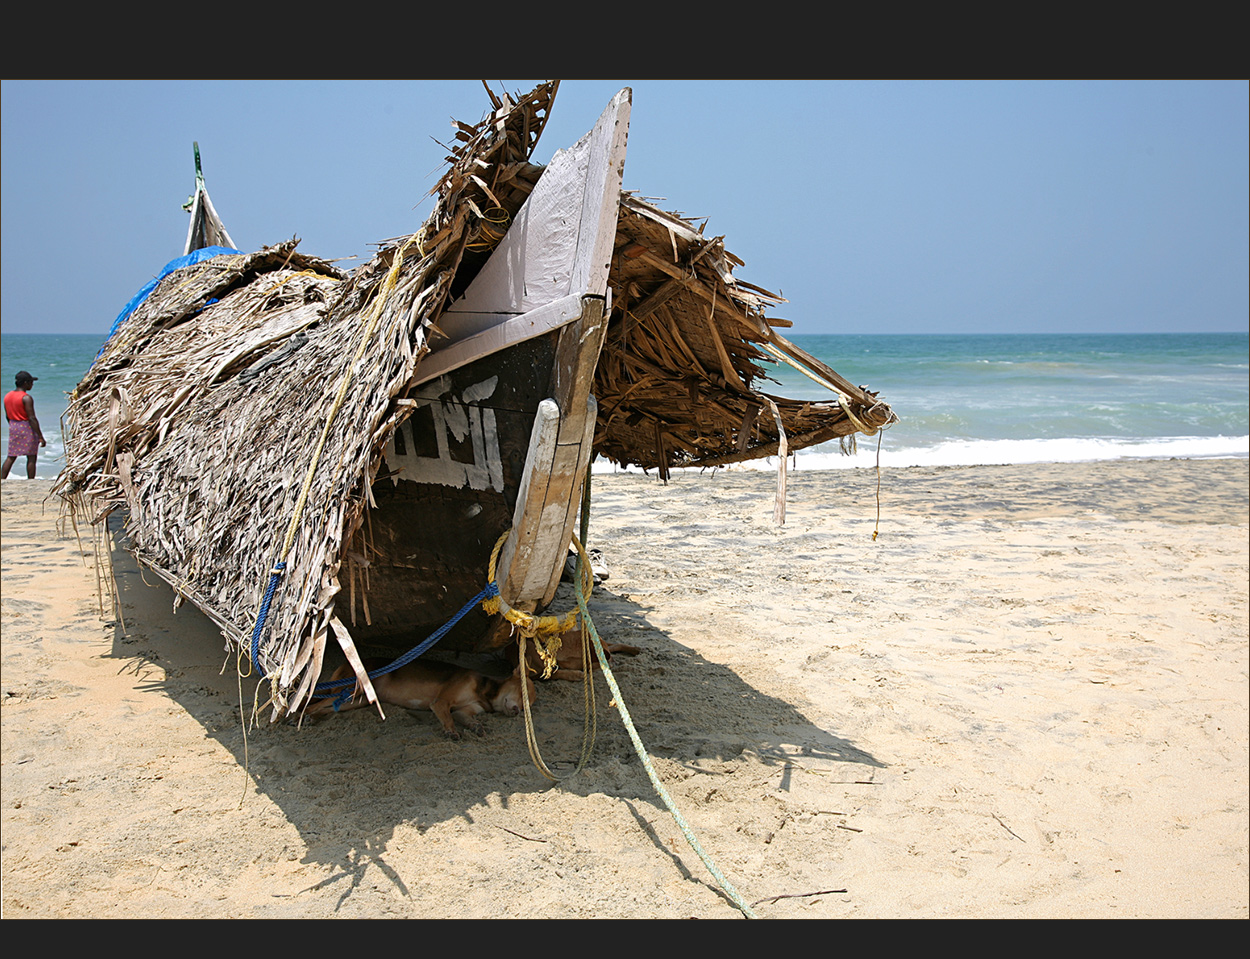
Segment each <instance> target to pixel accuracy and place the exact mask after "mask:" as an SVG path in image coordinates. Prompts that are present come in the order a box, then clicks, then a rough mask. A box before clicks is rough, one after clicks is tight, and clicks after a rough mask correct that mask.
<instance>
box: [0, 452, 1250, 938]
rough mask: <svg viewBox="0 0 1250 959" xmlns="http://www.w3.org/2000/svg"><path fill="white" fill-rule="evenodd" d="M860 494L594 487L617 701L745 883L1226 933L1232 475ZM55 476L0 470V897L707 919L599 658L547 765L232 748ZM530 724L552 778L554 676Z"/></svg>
mask: <svg viewBox="0 0 1250 959" xmlns="http://www.w3.org/2000/svg"><path fill="white" fill-rule="evenodd" d="M17 472H18V471H16V470H15V473H14V475H15V476H16V474H17ZM877 482H878V480H877V474H876V472H875V471H874V470H871V469H853V470H837V471H830V472H806V471H804V470H802V469H799V470H797V471H793V472H791V474H790V477H789V497H788V505H787V515H786V523H785V525H784V526H783V527H781V528H778V527H777V526H776V525H775V523H774V522H773V492H774V484H775V475H774V474H771V473H767V472H753V471H722V472H719V473H715V474H705V475H691V474H679V475H676V476H674V478H673V479H672V480H671V481H670V482H669V483H668V484H667V485H662V484H661V483H660V482H659V481H658V480H657V479H655V478H654V477H647V476H641V475H637V474H624V473H620V474H606V475H597V476H596V477H595V481H594V501H593V508H592V513H591V543H590V545H591V546H593V547H597V548H599V549H601V550H602V551H603V553H604V555H605V557H606V560H607V564H608V567H609V570H610V578H609V579H608V580H607V581H606V582H604V583H603V584H601V585H600V586H599V587H598V588H597V589H596V591H595V594H594V597H593V602H592V604H591V609H592V612H593V615H594V619H595V623H596V625H597V627H598V629H599V631H600V633H601V635H602V636H603V637H604V639H605V640H607V641H610V642H625V643H630V644H633V645H637V646H640V647H642V650H643V651H642V653H641V655H639V656H637V657H636V658H624V657H618V658H617V659H616V661H615V664H614V665H615V674H616V677H617V681H618V682H619V684H620V689H621V692H622V697H623V699H624V701H625V703H626V705H627V706H628V708H629V710H630V712H631V713H632V716H633V719H634V722H635V725H636V727H637V729H638V732H639V735H640V736H641V738H642V741H643V742H644V744H645V745H646V747H647V749H648V750H649V751H650V753H651V755H652V757H653V760H654V764H655V768H656V769H657V771H658V773H659V775H660V777H661V778H662V780H663V781H664V783H665V785H666V787H667V788H668V790H669V791H670V793H671V794H672V796H673V799H674V800H675V802H676V804H677V807H678V808H679V809H680V811H681V813H682V814H683V815H684V816H685V818H686V819H687V820H688V821H689V823H690V825H691V827H692V829H693V831H694V833H695V835H696V836H697V837H698V840H699V842H700V843H701V844H702V846H703V848H704V849H705V850H706V852H707V854H708V855H709V856H710V858H711V859H712V860H713V861H714V862H715V864H716V865H717V866H718V867H719V868H720V870H721V871H722V872H723V873H724V875H725V876H726V878H727V879H728V880H729V881H730V882H731V883H732V884H733V886H734V887H736V889H737V891H738V892H739V893H740V894H741V897H742V899H743V900H745V901H746V902H747V903H749V904H751V905H752V908H753V909H754V911H755V912H756V913H757V914H758V915H759V916H760V917H761V918H813V919H815V918H852V917H855V918H860V917H862V918H867V917H1022V918H1023V917H1125V918H1128V917H1189V918H1198V917H1203V918H1207V917H1210V918H1215V917H1230V918H1246V917H1247V914H1248V907H1250V902H1248V900H1250V893H1248V884H1250V871H1248V862H1250V860H1248V823H1250V811H1248V806H1250V800H1248V790H1250V779H1248V766H1250V760H1248V750H1250V732H1248V728H1247V727H1248V723H1250V719H1248V717H1250V695H1248V690H1250V670H1248V662H1247V645H1248V643H1247V635H1248V634H1250V623H1248V620H1247V599H1248V592H1250V585H1248V582H1250V573H1248V569H1250V566H1248V557H1247V552H1248V542H1250V541H1248V535H1247V532H1248V531H1247V525H1248V522H1250V505H1248V489H1250V475H1248V462H1247V460H1245V459H1221V460H1159V461H1124V462H1105V463H1088V464H1074V465H1026V466H1000V467H994V466H980V467H968V468H963V467H947V468H909V469H893V470H887V471H884V472H883V474H882V476H881V481H880V519H879V523H878V519H877V511H878V500H877ZM49 488H50V483H49V482H47V481H40V480H36V481H27V480H25V479H16V478H11V479H10V480H8V481H6V482H4V483H3V488H2V493H0V507H2V514H0V518H2V526H3V575H2V580H0V582H2V586H3V596H2V600H3V603H2V613H3V619H2V624H3V644H2V649H3V660H2V664H0V665H2V679H3V689H2V692H0V701H2V703H3V712H2V713H0V719H2V755H0V761H2V784H3V801H2V806H3V820H2V831H3V863H2V866H3V871H2V876H0V878H2V880H3V915H4V917H5V918H19V917H29V918H58V917H131V918H133V917H145V918H179V917H221V918H224V917H249V918H297V917H300V918H308V917H319V918H321V917H324V918H330V917H466V918H467V917H518V918H519V917H533V918H564V917H583V918H584V917H603V918H684V917H697V918H706V919H713V918H715V919H731V918H740V917H741V915H742V914H741V912H740V911H739V910H738V909H737V908H736V907H735V905H734V904H733V903H732V902H731V901H730V899H729V898H728V897H727V896H726V895H725V893H724V892H723V891H722V890H721V889H720V888H719V887H718V886H717V884H716V881H715V880H714V879H713V877H712V875H711V874H710V873H709V872H708V870H707V868H706V867H705V866H704V865H703V863H702V862H701V861H700V860H699V858H698V857H697V856H696V855H695V853H694V852H693V851H692V850H691V849H690V847H689V846H688V845H687V843H686V842H685V840H684V839H683V837H682V835H681V832H680V831H679V829H678V828H677V826H676V825H675V824H674V822H673V820H672V818H671V817H670V815H669V813H668V811H667V810H666V809H665V808H664V806H663V804H662V803H661V802H660V800H659V799H658V797H657V796H656V794H655V792H654V790H653V789H652V786H651V784H650V782H649V781H648V779H647V777H646V774H645V771H644V769H643V766H642V764H641V762H640V761H639V759H638V758H637V757H636V756H635V754H634V750H633V748H632V746H631V744H630V741H629V738H628V735H627V734H626V731H625V729H624V727H623V725H622V723H621V721H620V719H619V717H618V715H617V713H616V711H615V709H613V708H612V707H611V706H610V705H609V699H610V696H609V694H608V691H607V689H606V686H605V685H604V684H603V681H602V679H599V680H598V681H597V682H598V686H597V690H598V706H597V742H596V746H595V751H594V755H593V757H592V759H591V760H590V763H589V765H588V766H587V768H585V769H584V770H582V771H581V772H580V773H578V774H577V775H576V776H574V777H572V778H570V779H568V780H566V781H564V782H562V783H560V784H551V783H549V782H548V781H547V780H546V779H544V778H543V777H542V776H541V775H540V773H539V772H538V770H537V769H536V768H535V767H534V765H533V763H532V762H531V759H530V756H529V752H528V750H527V747H526V742H525V735H524V727H523V724H522V722H521V721H520V720H518V719H514V718H506V717H502V716H496V715H488V716H486V717H485V720H486V734H485V736H484V737H483V738H476V737H472V736H468V737H466V738H464V739H462V740H460V741H452V740H449V739H447V738H445V737H444V736H443V735H442V733H441V732H440V730H439V728H438V725H437V723H436V721H435V720H434V718H433V716H432V715H430V714H429V713H424V714H408V713H405V712H404V711H403V710H399V709H389V710H388V713H387V715H388V718H387V720H386V721H385V722H383V721H381V720H380V719H379V718H378V716H377V714H376V713H375V712H370V711H366V710H360V711H357V712H353V713H350V714H346V715H342V716H336V717H333V718H331V719H330V720H327V721H326V722H324V723H322V724H320V725H317V726H313V727H305V728H297V727H296V726H294V725H289V724H276V725H272V724H269V723H268V722H267V721H266V722H262V723H261V724H259V725H258V726H256V727H254V728H252V729H250V730H248V731H247V732H246V736H245V730H244V727H243V724H242V722H241V719H240V691H242V698H243V699H244V700H245V701H246V702H247V703H248V704H249V705H250V703H251V702H252V696H253V694H254V688H255V682H254V680H242V681H241V680H240V679H239V678H238V676H237V673H236V668H235V661H234V657H233V656H232V655H227V654H226V652H225V650H224V644H223V640H222V638H221V635H220V633H219V632H218V630H217V628H216V627H215V626H214V625H213V624H212V623H211V622H209V621H208V619H207V618H206V617H204V616H203V615H202V614H200V612H199V611H198V610H196V609H194V608H192V607H190V606H183V607H182V608H181V609H179V610H177V612H175V611H174V609H173V592H172V591H171V590H170V589H169V588H168V587H167V586H165V585H164V584H163V583H161V582H160V581H159V580H157V579H156V578H155V577H154V576H152V575H151V574H150V573H144V572H142V571H140V570H139V569H138V568H137V567H136V565H135V563H134V561H133V559H132V558H131V557H130V556H129V554H127V553H125V552H124V551H121V550H119V549H117V548H115V547H114V548H113V550H112V555H113V565H114V568H115V572H116V578H117V583H118V588H119V590H120V596H121V614H122V616H121V619H120V620H118V619H117V618H115V617H114V614H113V612H112V609H111V605H109V604H108V602H107V600H106V603H105V606H104V608H103V611H102V609H101V606H100V602H99V599H98V592H97V556H96V555H95V554H94V552H93V546H92V539H91V537H90V535H89V533H88V532H87V531H85V530H83V531H81V534H82V535H81V543H80V541H79V540H78V539H77V538H76V537H75V535H74V531H73V530H72V529H69V530H67V531H65V532H64V533H62V532H58V528H57V520H58V516H59V507H58V503H57V502H56V501H54V500H48V501H47V502H45V497H46V496H47V494H48V490H49ZM119 529H120V524H119V523H115V526H114V531H115V535H117V536H120V533H119V532H117V531H118V530H119ZM874 529H876V530H878V531H879V535H878V536H877V538H876V539H875V540H874V538H873V532H874ZM80 545H81V547H82V549H81V550H80ZM572 604H573V598H572V595H571V592H569V591H568V588H567V587H562V590H561V593H560V595H558V597H557V600H556V603H555V606H556V607H557V608H558V609H559V610H561V611H562V610H564V609H567V608H569V607H570V606H571V605H572ZM419 638H420V637H416V638H415V639H419ZM535 726H536V730H537V735H538V739H539V742H540V744H541V748H542V754H543V757H544V758H545V759H546V761H547V763H548V764H549V765H550V766H551V767H552V768H553V769H555V770H557V771H559V772H562V773H563V772H567V771H569V770H571V769H572V767H573V765H574V761H575V760H576V758H577V755H578V752H579V748H580V745H581V738H582V690H581V687H580V686H579V685H577V684H573V683H559V682H549V683H545V684H543V685H542V686H541V688H540V690H539V699H538V702H537V704H536V708H535Z"/></svg>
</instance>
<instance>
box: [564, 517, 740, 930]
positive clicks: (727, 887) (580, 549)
mask: <svg viewBox="0 0 1250 959" xmlns="http://www.w3.org/2000/svg"><path fill="white" fill-rule="evenodd" d="M573 545H574V546H575V547H576V548H577V575H576V576H575V577H574V580H575V582H576V586H577V608H578V609H579V610H580V611H581V614H582V628H583V629H584V630H585V632H586V633H587V634H588V636H589V639H590V641H591V643H592V644H593V645H594V650H595V656H596V657H598V659H599V667H600V669H601V670H602V671H603V678H604V679H605V680H607V683H608V688H609V689H611V690H612V705H614V706H615V707H616V711H617V712H618V713H619V714H620V716H621V722H623V723H624V724H625V731H626V732H628V733H629V739H630V742H632V743H633V744H634V752H635V753H637V755H638V759H639V760H640V761H641V762H642V766H643V769H645V770H646V772H647V778H648V779H650V780H651V785H652V786H653V787H654V788H655V791H656V794H657V795H658V796H659V797H660V800H661V801H662V802H663V803H664V805H665V807H667V809H668V812H669V815H671V816H672V817H673V821H674V822H675V823H676V824H677V828H678V829H680V830H681V834H682V835H683V836H684V837H685V839H686V842H687V843H689V845H690V848H691V849H693V850H694V851H695V853H696V854H697V855H698V857H699V858H700V859H701V860H703V865H705V866H707V869H708V872H710V873H711V874H712V877H713V878H714V879H715V880H716V881H717V883H718V884H719V885H720V887H721V889H722V890H724V892H725V895H727V896H728V897H729V899H730V900H731V901H732V902H733V904H734V905H735V906H736V907H737V908H738V910H739V911H740V912H741V913H742V914H743V915H744V916H746V917H747V918H748V919H757V918H759V917H758V916H756V914H755V912H754V911H753V910H752V909H751V907H750V906H749V905H747V902H746V900H744V899H743V898H742V896H741V895H739V894H738V890H736V889H735V888H734V887H733V884H732V883H731V882H730V881H729V880H728V879H726V878H725V875H724V873H722V872H721V871H720V869H718V868H717V867H716V863H714V862H712V860H711V857H709V856H708V854H707V853H706V852H704V850H703V846H702V845H700V843H699V840H698V839H697V838H696V837H695V834H694V831H693V830H692V829H691V828H690V824H689V823H687V822H686V819H685V817H684V816H682V814H681V812H680V811H679V810H678V809H677V805H676V803H674V802H673V797H672V796H670V795H669V793H668V790H667V789H665V788H664V784H663V783H662V782H660V777H659V775H658V774H657V773H656V771H655V766H654V764H653V763H652V762H651V757H650V756H649V755H648V754H647V748H646V747H645V746H644V745H643V744H642V739H641V738H640V737H639V735H638V731H637V730H636V729H635V728H634V721H633V719H632V718H630V715H629V710H628V709H627V708H626V706H625V700H624V698H623V697H622V696H621V688H620V687H619V686H618V685H617V684H616V677H615V676H613V675H612V667H611V666H609V665H608V657H607V654H606V653H605V652H604V651H603V642H602V640H600V638H599V631H598V630H597V629H596V628H595V624H594V621H593V620H592V619H591V618H590V609H589V608H588V607H587V605H586V596H587V593H588V592H589V590H588V589H587V588H586V582H587V580H590V557H589V556H587V555H586V548H585V547H584V546H582V543H581V540H579V539H578V538H577V537H576V536H574V537H573ZM583 571H584V572H583ZM592 582H593V581H592ZM591 588H592V589H593V585H592V587H591ZM586 672H587V673H588V674H589V673H590V672H591V670H587V671H586Z"/></svg>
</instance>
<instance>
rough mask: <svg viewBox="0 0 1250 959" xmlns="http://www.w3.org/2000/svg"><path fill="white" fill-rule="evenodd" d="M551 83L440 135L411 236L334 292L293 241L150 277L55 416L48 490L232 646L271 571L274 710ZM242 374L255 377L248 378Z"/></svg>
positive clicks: (328, 273) (516, 190) (310, 672)
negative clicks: (114, 529)
mask: <svg viewBox="0 0 1250 959" xmlns="http://www.w3.org/2000/svg"><path fill="white" fill-rule="evenodd" d="M554 93H555V84H544V85H542V86H540V87H539V88H537V89H536V90H535V91H533V92H531V93H530V94H529V95H527V96H525V97H521V98H518V99H517V100H512V99H504V100H498V99H497V100H496V101H495V104H496V109H495V110H494V111H493V112H492V113H491V114H490V115H488V116H487V117H486V118H485V119H484V120H483V121H481V122H480V123H479V124H477V125H476V126H472V125H468V124H458V125H457V134H456V136H457V141H458V142H457V144H456V146H455V148H454V149H453V150H452V152H451V154H450V156H449V157H448V160H449V168H448V171H447V172H446V173H445V174H444V176H443V177H442V178H441V179H440V180H439V182H438V184H437V185H436V187H435V189H434V190H433V191H431V192H433V193H436V194H437V199H436V204H435V209H434V211H433V213H432V214H431V215H430V217H429V219H428V220H427V221H426V223H425V225H424V226H423V227H422V229H421V230H420V231H419V232H417V233H415V234H413V235H411V236H408V237H404V238H400V239H397V240H393V241H388V242H387V243H385V244H384V245H383V247H382V249H380V250H379V252H378V254H377V255H376V256H375V257H374V258H373V259H372V260H371V261H370V262H369V263H367V264H365V265H364V266H362V267H361V268H360V269H359V270H357V271H356V272H355V273H354V274H353V275H351V276H350V277H349V276H347V275H345V274H343V273H341V272H340V271H338V270H336V269H334V268H333V267H331V266H330V265H329V264H327V263H324V262H322V261H319V260H315V259H314V258H311V257H304V256H302V255H301V254H299V253H297V252H296V250H295V245H296V241H289V242H287V243H284V244H280V245H278V246H275V247H268V248H265V249H263V250H261V251H260V252H258V253H254V254H250V255H221V256H216V257H213V258H211V259H209V260H205V261H203V262H202V263H199V264H196V265H195V266H193V267H187V268H184V269H180V270H177V271H175V272H174V273H172V274H170V275H169V276H167V277H165V278H164V279H163V280H162V281H161V282H160V284H159V285H158V286H157V287H156V289H155V290H154V291H153V292H152V293H151V294H150V295H149V296H148V298H147V299H146V300H145V301H144V302H143V303H142V304H141V305H140V306H139V307H138V308H137V309H135V310H134V312H133V313H131V314H130V316H129V317H128V318H126V319H125V320H124V321H123V322H122V323H121V324H120V326H119V327H118V329H117V330H116V331H115V332H114V334H113V335H112V336H111V337H110V339H109V341H108V342H107V343H106V344H105V346H104V348H103V350H102V351H101V354H100V356H99V357H98V358H97V360H96V362H95V363H94V364H93V366H92V368H91V369H90V370H89V371H88V373H87V375H86V376H85V377H84V379H83V380H82V382H81V383H80V384H79V386H78V388H77V389H76V390H75V393H74V395H73V397H72V398H71V402H70V406H69V409H68V410H67V412H66V421H67V424H68V426H69V439H68V442H67V451H66V468H65V470H64V471H63V473H62V474H61V476H60V477H59V478H58V480H57V484H56V487H55V489H56V491H57V492H59V493H60V494H61V495H62V496H63V497H65V498H66V499H67V502H68V503H69V504H70V506H71V508H73V509H77V510H83V511H86V512H87V513H88V514H89V515H90V516H91V517H92V518H94V519H97V520H98V519H100V518H102V517H103V516H104V515H107V514H108V513H109V512H110V511H112V510H113V509H116V508H118V507H124V508H125V509H126V510H127V512H128V531H129V534H130V537H131V541H132V548H133V549H134V551H135V552H136V555H138V556H139V558H140V559H141V560H142V561H143V562H144V564H145V565H147V566H149V567H150V568H151V569H153V570H155V571H156V572H157V573H159V574H160V575H161V576H163V577H164V578H165V579H166V580H167V581H169V582H170V583H171V584H172V585H173V586H174V587H175V589H176V590H177V592H178V594H179V596H180V597H186V598H190V599H192V600H193V601H194V602H195V603H196V605H198V606H200V608H201V609H203V610H204V611H205V612H206V613H207V614H208V615H209V616H211V617H212V618H213V619H214V620H215V621H216V622H217V623H218V624H219V625H220V626H221V628H222V630H223V632H224V633H225V635H226V636H227V638H228V639H229V641H230V642H231V643H232V644H234V645H236V646H238V647H240V648H243V649H248V650H249V651H250V639H251V633H252V631H253V628H254V625H255V623H256V621H257V616H258V610H259V609H260V607H261V601H262V597H263V593H264V590H265V588H266V585H267V582H268V580H269V578H270V572H271V570H272V569H273V568H274V564H275V563H276V562H279V561H281V562H284V563H285V564H286V567H285V573H284V574H283V577H282V583H281V588H280V589H279V590H278V592H277V594H276V595H275V597H274V600H273V603H272V605H271V606H270V608H269V611H268V614H267V629H266V635H267V636H268V637H270V640H269V641H267V642H266V643H264V644H261V645H260V648H259V650H258V653H257V656H256V666H257V667H258V668H259V669H260V670H261V671H262V672H263V673H264V674H265V675H267V676H269V677H270V678H271V679H273V680H274V681H273V684H272V695H273V705H274V715H275V718H276V717H277V716H280V715H282V714H283V713H284V712H286V711H287V710H288V709H291V708H294V707H295V706H297V705H298V704H299V703H300V702H302V701H303V700H304V699H305V698H306V697H307V695H308V693H309V691H310V689H311V686H312V684H313V682H314V681H315V680H316V678H317V676H318V674H319V672H320V667H321V661H322V653H323V652H324V649H325V645H326V640H327V637H328V636H329V635H330V632H331V629H332V627H334V626H335V625H336V624H335V623H334V622H333V610H334V598H335V595H336V594H337V593H338V592H339V590H340V584H339V579H338V572H339V568H340V565H341V563H342V561H343V552H344V549H345V544H346V543H348V542H350V540H351V536H352V534H353V533H354V532H355V530H356V529H357V528H358V527H359V525H360V524H361V522H362V520H363V515H364V511H365V508H366V506H367V504H368V502H369V499H370V486H371V483H372V480H373V477H374V474H375V473H376V471H377V469H378V468H379V465H380V463H381V455H382V450H383V449H384V448H385V446H386V443H387V441H388V439H389V438H390V435H391V433H392V432H393V431H394V429H395V427H396V426H397V425H398V423H399V422H400V421H401V420H402V419H403V418H404V417H405V416H406V415H407V413H408V412H409V411H410V407H409V406H405V405H403V404H402V403H400V402H399V400H400V399H401V397H402V395H403V393H404V392H405V390H406V388H407V386H408V384H409V383H410V381H411V380H412V378H413V375H414V372H415V371H416V368H417V365H418V363H419V362H420V359H421V357H422V356H423V355H425V354H426V353H427V352H428V351H429V348H430V347H429V340H430V337H431V336H432V335H436V332H437V327H436V323H437V319H438V316H439V314H440V312H441V311H442V309H443V307H444V306H445V305H446V303H447V301H448V298H449V297H450V296H451V293H452V290H453V287H454V286H455V285H457V283H463V282H467V278H466V277H465V276H464V273H466V272H467V273H472V272H474V270H473V263H471V262H466V258H467V259H468V260H471V259H472V258H473V256H474V249H475V248H481V247H489V246H490V245H491V243H492V242H494V241H497V239H498V237H497V236H495V233H494V230H495V224H497V223H498V222H499V221H500V219H501V218H502V219H507V218H510V217H511V216H512V215H513V214H514V213H515V212H516V209H517V208H519V206H520V204H521V203H522V202H523V200H524V197H525V196H526V195H528V193H529V191H530V190H531V189H532V187H533V182H534V181H535V179H536V176H535V170H536V169H537V168H535V167H534V166H533V165H532V164H531V163H530V162H529V161H530V154H531V152H532V150H533V148H534V145H535V143H536V140H537V135H538V133H539V132H540V131H541V129H542V126H543V123H544V122H545V118H546V114H547V110H548V109H549V107H550V103H551V98H552V96H553V95H554ZM249 370H251V371H253V373H256V374H259V375H255V376H253V375H250V374H249Z"/></svg>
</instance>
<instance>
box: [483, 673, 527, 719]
mask: <svg viewBox="0 0 1250 959" xmlns="http://www.w3.org/2000/svg"><path fill="white" fill-rule="evenodd" d="M525 683H526V685H527V687H528V691H529V700H530V703H531V704H532V703H533V702H534V700H535V699H537V698H538V687H537V686H535V685H534V680H532V679H530V678H529V677H528V676H526V677H525ZM490 705H491V708H492V709H493V710H494V711H495V712H497V713H503V714H504V715H505V716H519V715H520V714H521V711H522V710H523V709H524V708H525V706H524V703H523V702H522V700H521V671H520V668H519V667H518V669H517V671H516V672H515V673H513V674H512V675H511V676H509V677H508V678H507V679H506V680H504V681H503V682H502V683H500V685H499V690H498V691H497V692H496V693H495V696H494V698H493V699H492V700H491V701H490Z"/></svg>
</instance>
